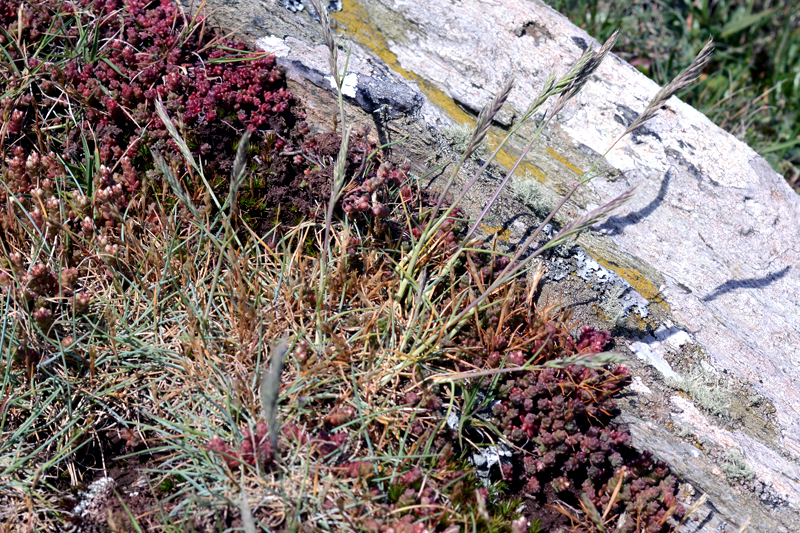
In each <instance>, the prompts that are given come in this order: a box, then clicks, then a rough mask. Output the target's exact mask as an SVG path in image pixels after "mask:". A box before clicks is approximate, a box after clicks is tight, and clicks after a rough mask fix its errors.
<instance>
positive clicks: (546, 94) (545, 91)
mask: <svg viewBox="0 0 800 533" xmlns="http://www.w3.org/2000/svg"><path fill="white" fill-rule="evenodd" d="M618 35H619V32H618V31H617V32H615V33H614V34H613V35H612V36H611V37H609V38H608V40H606V42H605V43H603V45H602V46H601V47H600V48H599V49H598V51H597V52H594V51H593V50H591V49H588V50H586V52H584V54H583V55H582V56H581V57H580V58H579V59H578V61H577V62H576V63H575V64H574V65H573V66H572V68H571V69H570V70H569V72H567V74H565V75H564V76H563V77H562V78H560V79H559V80H558V81H555V77H554V76H553V75H552V74H551V75H550V76H548V77H547V79H546V80H545V84H544V86H543V88H542V90H541V92H540V93H539V96H538V97H537V98H536V100H534V102H533V103H532V104H531V105H530V106H529V107H528V109H527V110H526V111H525V114H524V115H523V117H522V119H521V120H520V121H519V123H518V124H517V125H516V126H515V127H514V128H513V129H512V130H511V131H510V132H509V133H508V134H507V135H506V136H505V137H504V138H503V140H502V141H501V142H500V144H499V145H498V146H497V148H496V149H495V151H494V152H493V153H492V154H491V156H490V157H489V158H488V159H487V160H486V161H485V162H484V164H483V166H482V167H481V168H480V170H479V171H478V172H476V173H475V175H474V176H473V177H472V179H471V180H470V181H469V182H468V183H467V184H466V185H465V186H464V187H463V189H462V191H461V193H460V194H459V195H458V196H457V197H456V199H455V200H454V201H453V203H452V205H451V206H450V207H449V208H448V209H447V210H446V211H445V213H444V214H443V215H442V216H441V217H439V218H438V219H437V218H436V217H437V214H438V209H439V207H440V206H441V203H442V202H443V200H444V197H445V195H446V193H447V192H448V190H449V188H450V187H451V186H452V183H453V181H454V179H455V176H456V174H457V173H458V171H459V169H460V168H461V165H462V164H463V162H464V160H465V159H466V157H468V156H469V154H470V153H471V150H474V148H475V147H476V146H478V145H480V142H482V141H483V138H484V137H485V135H486V132H487V131H488V127H489V125H490V124H491V119H492V118H493V117H494V115H495V114H496V113H497V112H498V111H499V110H500V107H502V105H503V103H504V102H505V100H506V99H507V98H508V93H509V92H510V91H511V87H512V84H513V79H511V80H509V81H508V82H507V84H506V85H505V86H504V87H503V89H502V90H501V91H500V92H499V93H498V95H497V96H496V97H495V98H494V100H493V101H492V102H491V103H490V104H489V105H487V106H486V107H485V108H484V110H483V111H482V112H481V116H480V117H479V119H478V122H477V123H476V125H475V129H474V131H473V137H472V140H471V142H470V149H468V150H467V152H466V153H465V155H464V157H462V159H461V160H460V161H459V164H458V165H457V166H456V169H455V170H454V171H453V173H452V174H451V176H450V179H449V180H448V182H447V185H446V186H445V188H444V191H443V192H442V194H441V195H440V197H439V201H438V202H437V204H436V208H435V209H434V211H433V213H432V216H431V220H432V222H431V223H430V224H429V225H428V227H427V228H426V231H425V232H424V233H423V235H422V236H421V237H420V240H419V241H418V243H417V246H415V249H414V251H413V253H412V255H411V257H410V258H409V260H408V266H406V265H403V264H401V266H403V267H405V268H407V269H408V270H411V271H413V269H414V268H415V267H416V263H417V260H418V255H419V252H418V250H417V248H419V249H420V250H421V249H422V247H424V246H425V245H426V244H427V240H428V238H429V236H430V235H433V234H435V232H436V231H437V230H438V229H439V228H440V227H441V225H442V224H443V223H444V221H445V219H446V217H448V216H449V215H450V213H451V212H452V210H453V209H454V208H455V206H456V205H458V203H459V202H460V201H461V200H462V199H463V198H464V196H465V195H466V194H467V192H468V191H469V190H470V189H471V188H472V186H473V185H474V184H475V182H476V181H477V179H478V177H479V176H480V175H481V174H482V173H483V171H484V170H485V169H486V168H487V167H488V165H489V163H491V161H493V160H494V158H495V157H496V156H497V154H498V153H499V152H500V150H501V149H502V148H503V146H504V145H505V144H506V142H508V139H510V138H511V136H512V135H513V134H514V133H515V132H516V131H517V129H519V128H520V127H521V126H522V124H524V123H525V122H526V121H527V120H528V119H529V118H530V117H531V116H533V114H534V113H535V112H536V111H537V110H538V109H539V108H540V107H541V106H542V105H543V104H544V103H545V102H546V101H547V99H549V98H550V97H551V96H554V95H559V99H558V100H557V101H556V103H555V105H554V106H553V108H552V109H551V110H550V112H549V113H548V114H547V116H546V118H545V119H544V120H543V121H542V123H541V124H540V125H539V127H538V128H537V130H536V132H535V133H534V135H533V137H532V138H531V140H530V141H529V142H528V144H527V146H526V147H525V149H524V150H523V152H522V154H521V155H520V156H519V157H518V158H517V160H516V162H515V163H514V166H513V167H512V168H511V169H510V170H509V172H508V173H507V174H506V177H505V178H504V179H503V181H502V182H501V183H500V185H499V186H498V187H497V188H496V189H495V192H494V194H493V195H492V197H491V199H490V200H489V202H488V203H487V205H486V207H485V208H484V209H483V211H482V212H481V214H480V215H479V216H478V218H477V219H476V220H475V222H474V223H473V224H472V227H471V228H470V230H469V231H468V232H467V235H466V236H465V237H464V239H463V240H462V242H461V245H460V246H459V249H458V250H457V252H456V253H455V254H453V258H452V259H451V261H453V262H454V261H455V260H456V259H457V258H458V257H459V256H460V255H461V252H462V251H463V249H464V246H466V244H467V243H468V241H469V238H470V237H471V236H472V235H473V233H474V232H475V230H476V229H477V228H478V227H479V226H480V224H481V222H482V221H483V219H484V218H485V217H486V214H487V213H488V212H489V209H490V208H491V206H492V205H494V202H495V201H496V200H497V197H498V196H499V195H500V192H501V191H502V190H503V188H504V187H505V185H506V184H507V183H508V180H509V179H511V176H513V175H514V173H515V172H516V170H517V168H518V167H519V165H520V164H521V163H522V161H523V160H524V158H525V157H526V156H527V155H528V152H529V151H530V150H531V148H532V147H533V144H534V142H535V141H536V139H538V138H539V136H540V135H541V133H542V131H544V128H545V127H546V126H547V124H549V123H550V121H551V120H552V119H553V118H554V117H555V116H556V115H557V114H558V113H559V112H560V111H561V109H563V107H564V105H565V104H566V103H567V102H568V101H569V100H570V99H571V98H572V97H573V96H575V95H576V94H577V93H578V91H580V89H581V88H582V87H583V86H584V85H585V83H586V81H587V80H588V79H589V76H591V75H592V74H593V73H594V71H595V70H596V69H597V68H598V67H599V66H600V64H601V63H602V61H603V59H604V58H605V56H606V55H607V54H608V52H609V51H610V50H611V47H612V46H613V45H614V43H615V42H616V40H617V37H618ZM476 140H477V141H478V142H477V143H476V142H475V141H476ZM561 205H563V203H562V204H561ZM559 209H560V206H559ZM551 216H552V215H551ZM531 242H532V240H531ZM406 290H407V284H406V283H405V282H404V283H403V284H401V286H400V289H399V290H398V294H399V297H400V298H402V297H403V295H404V294H405V292H406ZM431 290H432V289H431Z"/></svg>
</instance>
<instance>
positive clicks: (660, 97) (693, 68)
mask: <svg viewBox="0 0 800 533" xmlns="http://www.w3.org/2000/svg"><path fill="white" fill-rule="evenodd" d="M711 44H712V43H711V41H709V42H708V43H707V44H706V45H705V46H704V47H703V49H702V50H701V51H700V53H699V54H698V55H697V57H695V59H694V60H693V61H692V63H691V64H690V65H689V66H688V67H687V68H686V69H685V70H684V71H682V72H681V73H680V74H678V76H676V77H675V79H674V80H673V81H672V82H670V83H669V84H668V85H667V86H666V87H664V88H663V89H662V90H660V91H659V92H658V93H656V95H655V96H654V97H653V100H652V101H651V102H650V104H648V106H647V107H646V108H645V110H644V111H643V112H642V114H641V115H640V117H641V116H644V117H645V120H640V119H639V118H637V119H636V120H635V121H634V123H633V124H632V125H631V126H630V127H629V128H627V129H626V130H625V131H624V132H623V133H622V134H621V135H620V136H619V137H617V139H616V140H615V141H614V142H613V143H612V145H611V146H610V147H609V148H608V149H607V150H606V151H605V153H603V155H602V156H600V158H598V160H597V161H595V163H594V164H593V165H592V167H591V168H590V169H589V171H587V173H586V176H585V177H583V178H582V179H581V180H580V181H578V183H576V184H575V185H574V186H573V187H572V189H570V191H569V192H568V193H567V194H566V195H565V196H564V197H563V198H562V199H561V201H560V202H559V204H558V205H557V206H556V207H555V208H554V209H553V210H552V211H551V212H550V214H549V215H548V216H547V218H545V220H544V221H543V222H542V223H541V224H539V226H538V227H537V228H536V231H534V232H533V234H532V235H530V236H529V237H528V238H527V239H526V240H525V242H524V243H523V244H522V245H521V246H518V247H517V251H516V252H515V253H514V256H513V258H512V260H511V262H509V264H508V266H506V268H505V269H503V271H502V272H501V273H500V275H499V276H498V277H497V279H496V280H495V282H494V283H492V284H491V285H490V286H489V287H488V288H487V289H486V291H484V292H483V293H482V294H480V295H479V296H478V297H477V298H476V299H475V300H473V301H472V302H470V303H469V304H468V305H467V306H466V307H465V308H464V309H463V310H462V311H461V312H459V313H458V314H457V315H456V316H455V317H453V318H452V319H451V320H450V321H449V322H448V323H447V325H446V326H445V329H444V332H442V334H444V335H446V334H447V332H448V331H450V329H451V328H453V327H455V326H457V325H458V324H459V323H460V322H461V321H462V320H464V319H465V318H466V317H467V315H468V314H469V313H470V312H471V311H472V309H473V308H475V307H476V306H477V305H479V304H481V303H482V302H483V301H484V300H486V298H488V297H489V295H490V294H492V293H493V292H494V291H495V290H496V289H497V288H498V287H500V286H501V285H502V284H504V283H506V282H507V281H508V280H509V279H511V277H512V276H514V275H516V274H517V273H518V272H519V271H520V270H522V269H523V268H525V267H526V266H527V265H528V264H529V263H530V262H531V261H532V260H533V259H534V258H535V257H537V256H538V255H540V254H541V253H542V252H543V251H544V250H546V249H547V248H551V247H552V246H555V245H557V244H558V243H559V242H562V241H563V240H565V239H566V238H568V237H569V236H570V235H574V234H576V233H579V232H581V231H583V230H584V229H585V228H586V227H588V226H589V225H591V224H593V223H594V222H596V221H597V220H599V219H600V218H601V217H603V216H604V215H606V214H608V213H609V212H610V211H611V210H613V209H614V208H616V207H618V206H619V205H621V204H622V203H624V202H625V201H626V200H628V199H629V198H630V197H631V195H632V193H633V190H632V189H630V190H628V191H626V192H625V193H623V194H622V195H620V196H618V197H617V198H614V199H613V200H611V201H610V202H608V203H607V204H605V205H604V206H602V207H600V208H598V209H596V210H594V211H592V212H591V213H588V214H587V215H584V216H583V217H581V218H580V219H578V220H576V221H573V222H572V223H570V224H568V225H567V226H566V227H565V228H564V229H562V230H561V231H560V232H559V233H558V234H556V236H555V237H553V239H551V240H550V241H549V242H548V243H547V244H545V245H544V246H542V247H541V248H539V249H537V250H536V251H534V252H533V253H532V254H531V255H529V256H528V257H526V258H525V259H524V260H522V261H519V259H520V258H521V257H522V254H523V253H525V251H526V250H527V249H528V248H529V247H530V245H531V244H532V243H533V242H534V240H535V239H536V238H537V237H538V236H539V234H540V233H541V231H542V230H543V229H544V227H545V226H546V225H547V224H549V223H550V221H551V220H552V219H553V217H554V216H555V214H556V213H557V212H558V211H559V210H560V209H561V208H562V207H563V206H564V204H566V202H567V201H568V200H569V199H570V198H571V197H572V195H573V194H575V192H576V191H577V190H578V189H579V188H580V187H581V186H582V185H583V184H584V183H587V182H588V181H590V180H591V179H592V178H594V177H596V175H595V174H593V171H594V169H595V168H596V167H597V165H598V164H599V163H600V162H601V161H603V160H604V159H605V157H606V156H607V155H608V153H609V152H610V151H611V150H612V149H613V148H614V147H615V146H616V145H617V143H618V142H619V141H620V140H621V139H622V138H623V137H625V136H626V135H628V134H629V133H630V132H632V131H633V130H635V129H636V128H638V127H640V126H642V125H644V124H645V123H646V122H647V121H648V120H650V119H652V118H653V116H655V114H656V111H658V109H660V108H661V106H662V105H663V104H664V103H665V102H666V101H667V100H668V99H669V98H670V97H672V96H673V95H674V94H675V93H676V92H678V91H680V90H682V89H685V88H686V87H688V86H689V85H690V84H691V83H692V82H693V81H694V80H695V79H697V77H698V76H699V75H700V72H701V71H702V68H703V67H704V66H705V65H706V64H707V63H708V61H709V59H710V54H711V51H712V49H713V48H712V46H711ZM606 52H607V51H606ZM595 68H596V66H595ZM579 88H580V87H577V88H575V87H570V88H569V91H568V92H570V93H572V94H574V91H575V90H577V89H579ZM563 94H564V93H562V96H563ZM559 105H560V106H561V107H563V104H562V103H561V99H559V103H558V104H557V105H556V108H559ZM634 126H635V127H634ZM593 221H594V222H593ZM518 261H519V262H518ZM435 342H436V339H434V338H431V337H429V338H427V339H425V340H424V341H423V342H421V343H420V345H419V346H418V348H417V349H416V350H415V351H414V354H413V355H420V354H421V353H423V352H424V351H425V350H427V349H429V348H430V347H431V346H432V345H433V344H434V343H435Z"/></svg>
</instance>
